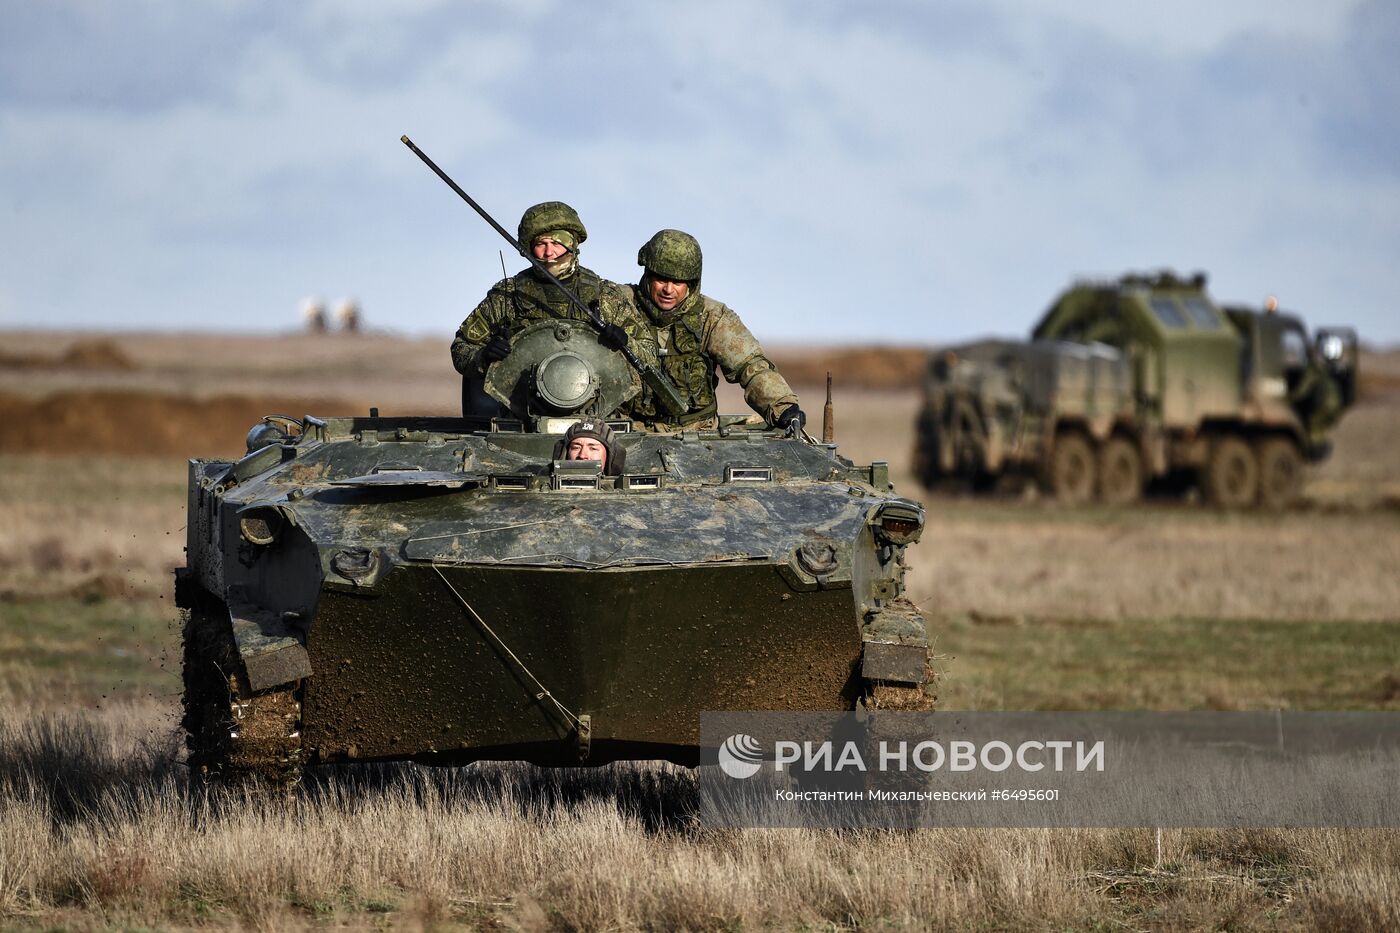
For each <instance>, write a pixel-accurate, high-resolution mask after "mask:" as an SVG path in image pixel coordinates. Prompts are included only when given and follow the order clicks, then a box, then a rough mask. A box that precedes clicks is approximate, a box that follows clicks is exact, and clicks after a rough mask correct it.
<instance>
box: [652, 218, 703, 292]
mask: <svg viewBox="0 0 1400 933" xmlns="http://www.w3.org/2000/svg"><path fill="white" fill-rule="evenodd" d="M702 258H703V257H702V256H701V255H700V241H699V240H697V239H695V237H693V236H691V235H690V234H688V233H685V232H683V231H680V230H660V231H658V232H657V234H656V235H655V236H653V237H652V238H651V239H650V240H647V241H646V243H645V244H644V245H643V246H642V248H641V249H639V250H638V251H637V265H639V266H641V267H642V268H644V269H646V270H647V271H648V272H650V273H651V274H652V275H656V276H660V277H661V278H663V279H671V280H673V281H676V282H696V283H698V282H699V281H700V267H701V265H702Z"/></svg>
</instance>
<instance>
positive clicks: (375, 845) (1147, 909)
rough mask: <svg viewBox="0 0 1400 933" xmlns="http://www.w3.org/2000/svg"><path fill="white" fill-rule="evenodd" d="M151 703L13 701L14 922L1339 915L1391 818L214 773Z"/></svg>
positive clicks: (1396, 886)
mask: <svg viewBox="0 0 1400 933" xmlns="http://www.w3.org/2000/svg"><path fill="white" fill-rule="evenodd" d="M153 716H158V711H157V710H153V709H148V708H126V709H121V710H113V711H109V712H108V713H107V714H105V715H102V716H97V715H92V714H88V715H68V716H60V717H41V718H27V717H23V716H20V715H16V714H15V713H13V712H8V713H5V714H3V715H0V925H4V926H6V927H35V928H44V927H54V926H65V927H67V926H72V927H85V928H112V927H116V928H131V927H144V926H160V927H167V928H168V927H212V928H226V927H253V928H259V929H288V928H292V929H296V928H312V927H319V926H324V925H326V924H333V925H336V926H349V927H356V928H368V927H376V926H382V925H384V924H385V923H391V924H393V925H394V926H401V927H408V928H426V927H434V928H439V927H444V926H458V925H460V926H471V927H477V926H491V927H495V926H508V927H519V928H525V929H583V930H595V929H736V928H746V929H748V928H783V929H788V928H794V927H800V928H808V929H847V928H856V927H882V928H890V929H949V930H960V929H968V928H983V929H1008V930H1009V929H1016V930H1023V929H1024V930H1051V929H1117V928H1142V927H1152V928H1161V929H1201V928H1212V929H1223V928H1230V929H1240V930H1248V929H1280V928H1281V929H1319V928H1320V929H1338V930H1342V929H1347V930H1381V929H1387V928H1393V927H1394V925H1395V924H1396V923H1400V834H1397V833H1396V832H1394V831H1364V832H1363V831H1339V830H1300V831H1273V830H1249V831H1226V830H1172V831H1167V832H1164V833H1163V834H1162V836H1161V848H1160V851H1159V849H1158V841H1157V836H1156V834H1155V833H1154V832H1153V831H1151V830H1059V831H1049V830H957V829H953V830H921V831H913V832H902V831H901V832H895V831H888V832H883V831H880V832H876V831H860V832H815V831H796V830H738V831H735V830H725V831H711V830H704V829H702V828H699V827H697V826H696V825H695V821H694V797H695V793H694V783H693V780H692V776H691V774H690V773H689V772H686V771H684V770H680V769H676V768H673V767H670V766H648V765H639V766H628V767H612V768H607V769H602V770H598V771H591V772H572V771H565V772H545V771H539V770H536V769H533V768H528V767H523V766H495V765H485V766H477V767H473V768H466V769H457V770H429V769H423V768H418V767H414V766H401V767H392V768H360V769H346V770H342V771H339V772H335V773H328V774H325V775H322V776H321V777H320V778H319V779H318V780H317V781H316V782H315V783H314V784H313V785H312V786H310V787H309V788H308V789H307V791H306V792H305V793H304V794H303V795H302V796H301V797H300V798H299V799H297V800H294V801H281V800H260V799H254V798H240V797H237V796H212V797H209V796H204V795H202V794H200V793H195V792H192V791H191V790H190V789H189V787H188V785H187V784H186V782H185V779H184V776H183V775H182V773H181V769H180V768H179V766H178V764H177V763H176V756H175V753H174V750H173V749H174V746H175V742H174V740H173V738H171V737H170V736H169V735H168V734H156V735H152V734H151V732H150V727H149V723H150V722H151V721H152V717H153Z"/></svg>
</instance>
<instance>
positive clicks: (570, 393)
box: [535, 350, 598, 411]
mask: <svg viewBox="0 0 1400 933" xmlns="http://www.w3.org/2000/svg"><path fill="white" fill-rule="evenodd" d="M535 391H536V392H538V393H539V395H540V398H542V399H544V400H545V401H546V402H548V403H549V404H550V405H553V406H554V407H555V408H557V409H559V410H560V411H577V410H578V409H579V408H582V407H583V406H584V405H586V404H587V403H588V402H589V401H590V400H591V399H592V398H593V396H594V394H596V393H597V391H598V380H597V378H596V377H595V376H594V375H593V367H591V366H589V365H588V362H587V361H586V360H584V359H583V358H582V357H580V356H578V355H577V354H574V353H570V352H569V351H568V350H561V351H559V352H558V353H555V354H553V355H552V356H547V357H545V358H544V359H543V360H541V361H540V365H539V366H537V367H535Z"/></svg>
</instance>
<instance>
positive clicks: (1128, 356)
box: [915, 272, 1358, 508]
mask: <svg viewBox="0 0 1400 933" xmlns="http://www.w3.org/2000/svg"><path fill="white" fill-rule="evenodd" d="M1357 356H1358V353H1357V338H1356V333H1355V331H1354V330H1352V329H1351V328H1345V327H1332V328H1324V329H1321V330H1319V331H1318V332H1317V334H1316V335H1315V336H1314V337H1313V338H1311V339H1310V338H1309V336H1308V333H1307V330H1306V328H1305V327H1304V324H1303V322H1302V320H1300V319H1299V318H1298V317H1297V316H1296V315H1293V314H1287V313H1282V312H1279V311H1278V310H1277V307H1276V305H1272V304H1271V306H1270V307H1268V308H1266V309H1263V310H1257V309H1251V308H1246V307H1237V306H1220V305H1218V304H1216V303H1215V301H1213V300H1212V299H1211V297H1210V295H1209V294H1208V293H1207V291H1206V277H1205V276H1204V275H1203V274H1200V273H1198V274H1196V275H1194V276H1192V277H1190V278H1185V277H1180V276H1177V275H1175V274H1173V273H1170V272H1161V273H1156V274H1151V275H1126V276H1123V277H1122V278H1120V279H1118V280H1117V281H1110V282H1078V283H1076V284H1074V285H1073V286H1072V287H1071V288H1069V290H1067V291H1066V292H1065V293H1064V294H1062V295H1061V296H1060V297H1059V298H1058V299H1056V301H1055V302H1054V303H1053V304H1052V305H1051V306H1050V308H1049V310H1048V311H1046V313H1045V315H1044V317H1042V318H1041V320H1040V322H1039V323H1038V324H1037V325H1036V326H1035V328H1034V330H1033V331H1032V334H1031V340H1030V341H1029V342H1024V341H1006V340H990V341H983V342H980V343H975V344H969V345H965V346H961V347H955V348H952V349H949V350H944V351H940V352H935V353H934V354H933V355H932V357H931V359H930V361H929V368H928V374H927V379H926V383H925V400H924V406H923V409H922V410H921V412H920V413H919V416H918V422H917V441H916V448H915V469H916V471H917V473H918V476H919V477H920V480H921V481H922V482H923V484H924V485H925V486H926V487H928V488H930V489H935V488H938V487H940V486H944V485H946V484H948V483H949V482H950V481H952V482H957V483H970V484H971V485H972V486H973V488H975V489H987V488H990V487H993V486H996V485H998V484H1000V483H1001V482H1003V481H1004V480H1006V479H1008V478H1010V479H1016V478H1019V479H1021V480H1023V481H1024V480H1030V481H1033V482H1035V483H1037V484H1038V485H1039V486H1040V487H1042V488H1043V489H1045V490H1046V491H1047V492H1049V493H1050V494H1052V495H1053V496H1055V497H1056V498H1057V499H1059V500H1062V501H1064V502H1068V503H1085V502H1089V501H1092V500H1098V501H1101V502H1105V503H1110V504H1119V505H1121V504H1126V503H1131V502H1134V501H1136V500H1137V499H1138V498H1139V497H1141V496H1142V495H1143V492H1144V490H1145V489H1147V488H1148V487H1149V485H1154V486H1156V487H1158V488H1163V489H1168V490H1178V491H1179V490H1185V489H1188V488H1193V487H1196V488H1199V489H1200V490H1201V491H1202V493H1203V494H1204V498H1205V499H1206V500H1207V501H1209V502H1212V503H1214V504H1216V505H1219V506H1223V507H1227V508H1247V507H1255V506H1259V507H1265V508H1280V507H1284V506H1287V505H1289V504H1291V503H1293V502H1294V501H1295V500H1297V499H1298V497H1299V496H1300V494H1301V490H1302V483H1303V476H1304V465H1305V464H1306V463H1308V462H1316V461H1319V460H1321V459H1323V458H1324V457H1326V456H1327V454H1328V452H1329V448H1330V445H1329V444H1328V441H1327V438H1326V433H1327V431H1328V429H1330V428H1331V427H1332V426H1333V425H1334V424H1335V423H1336V421H1337V419H1338V418H1339V417H1340V416H1341V413H1342V412H1343V411H1344V410H1345V409H1346V408H1347V407H1348V406H1350V405H1351V404H1352V403H1353V402H1354V400H1355V397H1356V380H1357Z"/></svg>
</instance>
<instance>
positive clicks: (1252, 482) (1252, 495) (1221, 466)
mask: <svg viewBox="0 0 1400 933" xmlns="http://www.w3.org/2000/svg"><path fill="white" fill-rule="evenodd" d="M1203 485H1204V486H1205V493H1206V499H1207V500H1209V501H1210V503H1211V504H1212V505H1216V506H1219V507H1220V508H1223V509H1247V508H1249V507H1250V506H1252V505H1254V503H1255V501H1256V500H1258V498H1259V461H1258V460H1256V459H1255V457H1254V448H1252V447H1250V446H1249V444H1247V443H1245V441H1244V439H1243V438H1240V437H1236V436H1234V435H1233V434H1230V435H1226V436H1224V437H1221V438H1217V439H1216V441H1215V443H1213V444H1212V445H1211V449H1210V461H1209V462H1208V463H1207V464H1206V475H1205V482H1204V483H1203Z"/></svg>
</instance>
